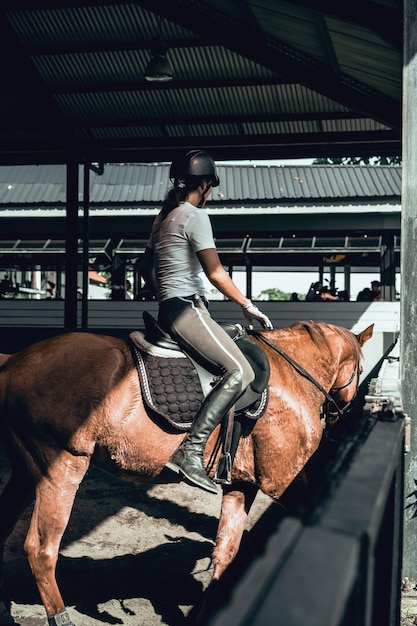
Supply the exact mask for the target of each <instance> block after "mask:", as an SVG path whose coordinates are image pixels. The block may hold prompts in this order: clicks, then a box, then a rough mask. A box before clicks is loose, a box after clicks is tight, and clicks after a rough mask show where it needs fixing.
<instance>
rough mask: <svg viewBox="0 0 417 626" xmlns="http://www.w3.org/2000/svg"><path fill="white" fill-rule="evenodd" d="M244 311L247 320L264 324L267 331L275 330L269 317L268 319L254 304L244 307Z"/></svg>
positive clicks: (250, 303)
mask: <svg viewBox="0 0 417 626" xmlns="http://www.w3.org/2000/svg"><path fill="white" fill-rule="evenodd" d="M242 309H243V315H244V316H245V318H246V319H247V320H249V321H251V320H258V322H260V324H262V326H263V328H266V329H267V330H272V329H273V326H272V322H271V320H270V319H269V317H267V316H266V315H265V314H264V313H261V311H260V310H259V309H258V307H257V306H255V305H254V304H252V302H249V304H247V305H246V306H243V307H242Z"/></svg>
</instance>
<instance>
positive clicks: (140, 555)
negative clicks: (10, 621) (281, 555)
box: [0, 442, 271, 626]
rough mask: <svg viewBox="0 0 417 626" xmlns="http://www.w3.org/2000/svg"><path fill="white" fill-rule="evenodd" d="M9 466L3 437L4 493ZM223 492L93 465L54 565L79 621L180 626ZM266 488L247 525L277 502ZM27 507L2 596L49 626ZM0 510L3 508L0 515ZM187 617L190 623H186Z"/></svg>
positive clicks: (31, 620)
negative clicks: (143, 480)
mask: <svg viewBox="0 0 417 626" xmlns="http://www.w3.org/2000/svg"><path fill="white" fill-rule="evenodd" d="M8 475H9V462H8V458H7V457H6V455H5V452H4V449H3V446H2V445H1V442H0V490H2V489H3V487H4V485H5V484H6V481H7V477H8ZM220 502H221V496H220V494H219V495H218V496H216V495H211V494H209V493H206V492H203V491H202V490H199V489H195V488H192V487H189V486H188V485H186V484H184V483H180V484H173V485H156V486H151V487H149V486H147V487H145V486H141V485H135V484H133V483H129V482H125V481H121V480H118V479H116V478H114V477H112V476H109V475H107V474H105V473H103V472H101V471H99V470H98V469H96V468H93V467H92V468H91V469H90V470H89V472H88V474H87V476H86V478H85V479H84V481H83V483H82V485H81V487H80V490H79V492H78V495H77V498H76V501H75V505H74V509H73V512H72V516H71V518H70V522H69V525H68V528H67V531H66V533H65V535H64V537H63V541H62V544H61V550H60V557H59V561H58V568H57V579H58V583H59V585H60V589H61V593H62V595H63V597H64V600H65V602H66V604H67V606H68V608H69V609H70V616H71V619H72V621H73V622H74V624H75V625H76V626H104V625H107V624H108V625H112V626H113V625H123V626H157V625H159V624H167V625H169V626H177V625H179V624H184V623H186V619H185V617H184V616H186V615H187V614H188V612H189V611H190V610H191V608H192V607H193V606H194V605H196V604H198V603H199V602H200V601H201V597H202V593H203V591H204V589H205V588H206V586H207V585H208V583H209V581H210V578H211V559H210V557H211V552H212V548H213V545H214V543H213V540H214V538H215V534H216V529H217V521H218V516H219V512H220ZM270 502H271V501H270V499H269V498H267V497H266V496H262V494H259V496H258V497H257V499H256V501H255V504H254V506H253V508H252V511H251V515H250V520H249V525H248V528H250V527H251V526H252V525H253V524H254V523H255V522H256V521H257V519H258V518H259V517H260V516H261V515H262V513H263V512H264V511H265V510H266V508H267V507H268V506H269V505H270ZM30 513H31V510H30V509H29V510H28V511H27V512H26V513H25V515H24V516H23V517H22V519H21V520H20V521H19V523H18V525H17V526H16V528H15V531H14V533H13V534H12V535H11V537H10V538H9V540H8V543H7V546H6V552H5V571H4V574H5V589H4V594H3V595H4V597H5V598H6V599H7V600H10V609H11V614H12V616H13V617H14V619H15V621H16V624H20V625H21V626H45V625H46V614H45V611H44V609H43V606H42V605H41V603H40V600H39V596H38V592H37V588H36V586H35V584H34V581H33V578H32V575H31V572H30V570H29V566H28V563H27V560H26V557H25V555H24V552H23V542H24V538H25V535H26V532H27V528H28V523H29V520H30ZM0 514H1V512H0ZM187 623H189V621H188V622H187Z"/></svg>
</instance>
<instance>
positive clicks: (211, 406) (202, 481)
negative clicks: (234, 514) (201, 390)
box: [166, 370, 242, 493]
mask: <svg viewBox="0 0 417 626" xmlns="http://www.w3.org/2000/svg"><path fill="white" fill-rule="evenodd" d="M241 394H242V375H241V373H240V372H239V371H238V370H235V371H233V372H228V373H227V374H225V375H224V376H223V378H222V379H221V380H220V381H219V382H218V383H217V385H216V386H215V387H214V389H213V390H212V391H211V392H210V393H209V395H208V396H207V397H206V398H205V400H204V401H203V403H202V405H201V407H200V408H199V410H198V412H197V414H196V416H195V418H194V421H193V423H192V426H191V429H190V431H189V433H188V435H187V437H186V438H185V439H184V441H183V443H182V444H181V446H180V447H179V448H178V449H177V451H176V452H174V454H173V455H172V457H171V459H170V460H169V461H168V463H167V464H166V466H167V467H168V468H169V469H171V470H173V471H174V472H177V473H179V472H181V473H182V474H183V475H184V476H185V477H186V478H187V479H188V480H189V481H190V482H191V483H193V484H194V485H196V486H197V487H200V488H201V489H205V490H206V491H210V492H211V493H217V488H216V486H215V484H214V483H213V482H212V481H211V480H210V479H209V478H208V476H207V474H206V472H205V469H204V466H203V454H204V448H205V446H206V443H207V440H208V438H209V436H210V435H211V433H212V432H213V430H214V429H215V427H216V426H217V424H218V423H219V422H220V420H221V419H222V417H223V416H224V415H225V414H226V413H227V411H228V410H229V409H230V407H231V406H233V404H234V403H235V402H236V400H237V399H238V398H239V397H240V395H241Z"/></svg>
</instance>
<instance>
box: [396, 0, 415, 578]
mask: <svg viewBox="0 0 417 626" xmlns="http://www.w3.org/2000/svg"><path fill="white" fill-rule="evenodd" d="M403 77H404V106H403V130H402V132H403V175H402V218H401V333H400V335H401V337H400V341H401V357H400V367H401V372H400V377H401V395H402V401H403V406H404V411H405V413H406V414H407V415H409V416H410V418H411V446H410V447H411V449H410V452H409V453H408V454H407V457H406V468H405V470H406V471H405V501H406V503H407V504H409V503H410V500H409V499H408V500H407V496H408V495H410V494H411V493H412V492H414V491H415V489H416V485H415V482H414V481H415V480H417V422H416V420H417V384H416V371H417V306H416V303H417V254H416V250H417V228H416V224H417V159H416V151H417V107H416V104H415V103H416V98H417V0H405V1H404V72H403ZM411 515H412V513H410V510H407V511H406V515H405V523H404V575H405V576H408V577H410V578H417V532H416V531H417V523H416V520H415V519H411Z"/></svg>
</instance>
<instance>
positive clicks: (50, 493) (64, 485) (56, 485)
mask: <svg viewBox="0 0 417 626" xmlns="http://www.w3.org/2000/svg"><path fill="white" fill-rule="evenodd" d="M89 463H90V458H89V457H85V456H79V457H74V456H72V455H71V454H69V453H67V452H61V453H60V454H59V456H58V457H57V458H56V459H55V460H54V462H53V463H52V465H51V466H50V468H49V471H48V474H47V475H46V476H43V477H42V478H41V479H40V481H39V483H38V484H37V486H36V497H35V506H34V509H33V514H32V519H31V522H30V526H29V531H28V534H27V537H26V541H25V550H26V554H27V558H28V561H29V565H30V568H31V570H32V573H33V576H34V578H35V581H36V585H37V587H38V591H39V594H40V596H41V600H42V603H43V605H44V607H45V610H46V613H47V616H48V623H49V625H50V626H55V624H56V625H60V624H61V623H66V624H67V625H69V626H70V625H71V622H70V621H69V617H68V614H67V613H66V608H65V604H64V601H63V599H62V597H61V594H60V591H59V589H58V585H57V582H56V578H55V568H56V563H57V560H58V552H59V546H60V543H61V539H62V535H63V534H64V531H65V529H66V527H67V524H68V520H69V517H70V514H71V510H72V506H73V503H74V498H75V495H76V492H77V489H78V487H79V484H80V483H81V481H82V479H83V478H84V475H85V473H86V471H87V469H88V466H89Z"/></svg>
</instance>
